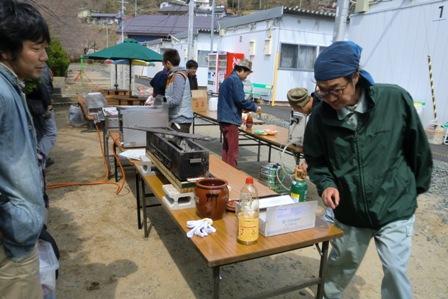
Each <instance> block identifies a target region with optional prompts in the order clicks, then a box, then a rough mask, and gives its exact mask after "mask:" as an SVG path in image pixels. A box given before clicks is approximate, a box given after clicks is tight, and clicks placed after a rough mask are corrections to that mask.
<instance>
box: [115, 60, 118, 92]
mask: <svg viewBox="0 0 448 299" xmlns="http://www.w3.org/2000/svg"><path fill="white" fill-rule="evenodd" d="M117 73H118V69H117V65H115V90H118V74H117Z"/></svg>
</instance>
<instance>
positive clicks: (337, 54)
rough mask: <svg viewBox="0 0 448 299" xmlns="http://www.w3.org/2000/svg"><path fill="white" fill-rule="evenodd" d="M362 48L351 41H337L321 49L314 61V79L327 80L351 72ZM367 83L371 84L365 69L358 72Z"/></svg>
mask: <svg viewBox="0 0 448 299" xmlns="http://www.w3.org/2000/svg"><path fill="white" fill-rule="evenodd" d="M361 52H362V48H361V47H360V46H358V45H357V44H355V43H354V42H352V41H337V42H334V43H332V44H331V45H330V46H329V47H328V48H326V49H325V50H323V51H322V53H320V55H319V56H318V57H317V59H316V62H315V63H314V78H315V79H316V81H328V80H332V79H336V78H340V77H345V76H348V75H350V74H353V73H354V72H355V71H356V70H357V69H358V68H359V60H360V59H361ZM359 74H360V75H361V77H363V78H364V79H365V80H366V81H367V84H368V85H373V84H375V82H374V81H373V78H372V76H370V74H369V73H368V72H366V71H365V70H361V71H360V72H359Z"/></svg>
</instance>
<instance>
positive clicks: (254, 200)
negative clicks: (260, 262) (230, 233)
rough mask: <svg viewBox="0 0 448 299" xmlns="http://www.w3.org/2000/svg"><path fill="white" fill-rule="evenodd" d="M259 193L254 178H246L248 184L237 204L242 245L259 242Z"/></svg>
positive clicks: (239, 237) (239, 240)
mask: <svg viewBox="0 0 448 299" xmlns="http://www.w3.org/2000/svg"><path fill="white" fill-rule="evenodd" d="M259 213H260V211H259V202H258V191H257V188H256V187H255V186H254V179H253V178H252V177H247V178H246V184H245V185H244V187H243V188H242V189H241V200H240V201H239V202H237V206H236V215H237V217H238V237H237V240H238V242H239V243H242V244H253V243H255V242H257V240H258V227H259Z"/></svg>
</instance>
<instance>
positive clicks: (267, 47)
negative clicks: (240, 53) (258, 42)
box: [263, 39, 272, 55]
mask: <svg viewBox="0 0 448 299" xmlns="http://www.w3.org/2000/svg"><path fill="white" fill-rule="evenodd" d="M271 49H272V42H271V40H270V39H265V40H264V48H263V53H264V55H271V53H272V50H271Z"/></svg>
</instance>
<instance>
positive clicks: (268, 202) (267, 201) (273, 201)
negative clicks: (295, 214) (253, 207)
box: [259, 195, 295, 209]
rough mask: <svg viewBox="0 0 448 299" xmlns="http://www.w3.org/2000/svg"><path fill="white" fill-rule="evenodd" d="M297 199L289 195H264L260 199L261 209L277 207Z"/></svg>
mask: <svg viewBox="0 0 448 299" xmlns="http://www.w3.org/2000/svg"><path fill="white" fill-rule="evenodd" d="M293 203H295V201H294V200H293V199H292V198H291V196H289V195H280V196H272V197H264V198H261V199H260V202H259V206H260V209H266V208H270V207H277V206H282V205H288V204H293Z"/></svg>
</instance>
